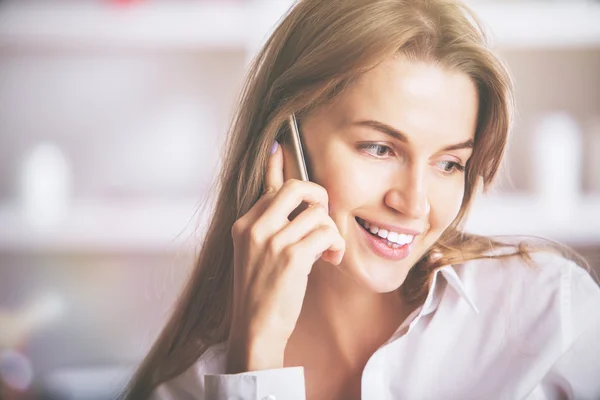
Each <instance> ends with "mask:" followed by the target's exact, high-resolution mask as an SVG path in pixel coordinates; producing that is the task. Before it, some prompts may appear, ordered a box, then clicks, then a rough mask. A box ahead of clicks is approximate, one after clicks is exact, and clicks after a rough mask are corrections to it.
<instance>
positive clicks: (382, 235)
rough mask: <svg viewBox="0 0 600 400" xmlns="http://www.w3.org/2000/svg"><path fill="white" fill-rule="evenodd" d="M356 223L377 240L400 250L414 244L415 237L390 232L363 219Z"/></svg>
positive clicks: (357, 220) (358, 219) (357, 219)
mask: <svg viewBox="0 0 600 400" xmlns="http://www.w3.org/2000/svg"><path fill="white" fill-rule="evenodd" d="M355 220H356V222H357V223H358V224H359V225H360V227H361V228H362V229H364V230H365V231H366V232H367V233H369V234H370V235H371V236H374V237H375V238H377V239H379V240H381V241H382V242H383V243H385V244H386V245H387V246H389V247H391V248H394V249H398V248H400V247H403V246H407V245H409V244H411V243H412V241H413V240H414V238H415V237H414V236H413V235H406V234H401V233H397V232H388V231H387V230H385V229H381V228H379V227H377V226H375V225H373V224H371V223H369V222H368V221H365V220H363V219H361V218H358V217H356V218H355Z"/></svg>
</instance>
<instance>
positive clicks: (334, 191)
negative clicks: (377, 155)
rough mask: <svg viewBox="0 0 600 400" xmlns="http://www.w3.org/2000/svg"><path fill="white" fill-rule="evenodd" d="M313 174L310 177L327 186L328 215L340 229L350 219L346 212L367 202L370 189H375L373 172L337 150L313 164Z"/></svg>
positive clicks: (371, 190) (372, 190) (342, 229)
mask: <svg viewBox="0 0 600 400" xmlns="http://www.w3.org/2000/svg"><path fill="white" fill-rule="evenodd" d="M313 175H314V176H313V180H314V181H315V182H316V183H318V184H319V185H321V186H323V187H324V188H325V189H326V190H327V194H328V195H329V207H330V215H331V218H332V219H333V220H334V221H335V223H336V224H337V226H338V228H339V229H340V231H342V232H345V231H346V229H347V226H346V225H347V223H348V222H349V221H351V219H350V218H348V213H350V212H351V211H352V210H354V209H356V208H359V207H360V206H361V204H365V202H368V201H369V193H377V190H374V188H373V184H374V180H373V177H372V174H370V173H369V171H368V170H366V169H365V168H359V163H356V162H351V160H350V157H347V156H343V155H342V154H340V153H339V152H338V153H337V155H336V156H335V157H327V158H325V159H322V161H321V162H320V163H319V165H318V166H317V165H315V166H314V174H313Z"/></svg>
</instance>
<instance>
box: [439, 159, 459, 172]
mask: <svg viewBox="0 0 600 400" xmlns="http://www.w3.org/2000/svg"><path fill="white" fill-rule="evenodd" d="M438 165H441V166H442V172H444V173H445V174H448V175H451V174H453V173H456V172H463V171H464V170H465V167H464V165H461V164H459V163H457V162H455V161H447V160H446V161H440V162H439V163H438Z"/></svg>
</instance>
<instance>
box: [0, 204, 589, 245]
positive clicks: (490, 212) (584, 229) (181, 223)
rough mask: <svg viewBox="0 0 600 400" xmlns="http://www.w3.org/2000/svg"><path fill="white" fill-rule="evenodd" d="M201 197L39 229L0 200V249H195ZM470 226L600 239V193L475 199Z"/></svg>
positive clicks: (78, 209) (72, 218)
mask: <svg viewBox="0 0 600 400" xmlns="http://www.w3.org/2000/svg"><path fill="white" fill-rule="evenodd" d="M197 208H198V207H197V202H196V201H194V200H187V201H178V202H167V203H165V202H162V203H161V202H145V203H139V202H133V201H132V202H130V203H125V202H120V203H118V204H117V203H115V204H107V203H104V202H103V203H85V204H78V205H76V206H75V207H73V208H72V211H71V213H70V215H69V217H68V218H67V219H66V220H65V221H64V222H63V223H62V224H60V225H59V226H56V227H54V228H52V229H46V230H39V229H35V228H34V227H32V226H31V225H30V224H28V223H27V220H26V218H25V217H24V216H23V215H22V213H21V212H20V211H19V209H18V208H17V207H15V206H11V205H7V204H5V205H2V206H0V226H1V227H2V229H1V230H0V252H15V251H16V252H21V253H23V252H66V253H73V252H75V253H80V252H84V253H85V252H96V253H103V252H108V253H110V252H120V251H124V252H136V251H139V252H149V253H165V252H189V251H195V250H196V248H197V246H198V244H199V242H200V238H201V236H202V232H203V231H204V229H205V226H204V225H203V224H205V223H206V221H207V220H208V219H207V218H206V214H205V216H204V217H202V216H200V215H198V214H195V212H196V210H197ZM466 229H467V231H469V232H473V233H479V234H483V235H502V234H509V235H536V236H542V237H546V238H549V239H555V240H559V241H562V242H569V243H578V244H598V243H600V196H597V197H588V198H584V199H583V200H582V201H581V204H580V205H579V206H578V207H577V208H576V212H575V215H574V217H573V219H569V220H568V221H566V222H560V221H559V222H557V221H553V218H552V216H551V215H548V214H547V212H545V211H544V207H543V206H541V203H540V202H539V201H538V200H536V199H535V198H533V197H527V196H500V197H498V196H496V197H490V198H482V199H479V200H478V201H476V203H475V204H474V208H473V209H472V212H471V214H470V217H469V220H468V223H467V226H466Z"/></svg>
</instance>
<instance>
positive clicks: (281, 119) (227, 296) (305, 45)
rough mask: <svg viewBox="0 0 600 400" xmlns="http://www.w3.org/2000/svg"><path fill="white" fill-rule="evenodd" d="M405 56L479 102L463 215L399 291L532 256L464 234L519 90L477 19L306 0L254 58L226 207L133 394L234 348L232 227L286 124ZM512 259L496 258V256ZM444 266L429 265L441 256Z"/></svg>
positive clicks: (222, 180) (358, 2)
mask: <svg viewBox="0 0 600 400" xmlns="http://www.w3.org/2000/svg"><path fill="white" fill-rule="evenodd" d="M397 55H402V56H403V57H408V58H409V59H414V60H420V61H427V62H433V63H436V64H438V65H440V66H442V67H444V68H448V69H452V70H457V71H460V72H463V73H465V74H466V75H467V76H469V77H470V78H471V80H472V82H473V83H474V84H475V86H476V88H477V91H478V96H479V115H478V121H477V126H476V132H475V145H474V150H473V155H472V157H471V159H470V160H469V162H468V164H467V167H466V173H465V194H464V200H463V204H462V206H461V209H460V212H459V214H458V216H457V218H456V219H455V220H454V222H453V223H452V224H451V225H450V227H449V228H448V229H447V230H446V231H445V232H444V233H443V235H442V236H441V237H440V238H439V240H438V241H437V242H436V243H435V244H434V245H433V246H432V247H431V248H430V249H429V250H428V251H427V253H426V254H424V255H423V257H422V258H421V259H420V261H419V262H417V263H416V264H415V265H414V266H413V268H412V269H411V271H410V272H409V275H408V277H407V279H406V282H405V283H404V284H403V285H402V287H401V288H400V290H399V292H400V294H401V295H403V296H404V297H405V298H406V299H407V301H410V302H415V301H420V300H422V299H423V298H424V296H425V295H426V294H427V289H428V285H429V281H430V277H431V276H432V273H433V271H434V270H435V269H436V268H439V267H440V266H442V265H447V264H454V263H460V262H465V261H467V260H472V259H477V258H482V257H507V256H510V255H521V256H523V257H525V258H527V256H528V253H529V251H531V249H528V248H527V247H526V246H525V244H524V243H523V242H521V243H517V244H514V243H513V244H507V243H502V242H500V241H499V240H493V239H491V238H486V237H482V236H476V235H471V234H466V233H464V232H463V231H462V230H461V226H462V223H463V221H464V217H465V215H466V214H467V211H468V209H469V206H470V204H471V202H472V199H473V195H474V194H475V193H476V191H477V189H478V187H479V186H480V185H482V187H483V189H487V188H488V187H489V185H490V183H491V182H492V181H493V179H494V176H495V175H496V173H497V171H498V168H499V165H500V162H501V160H502V158H503V154H504V151H505V148H506V144H507V138H508V133H509V132H510V130H511V124H512V119H513V110H514V101H513V85H512V81H511V78H510V75H509V73H508V70H507V68H506V66H505V65H504V64H503V62H502V61H501V60H499V59H498V58H497V57H496V56H495V55H494V53H493V52H492V51H491V50H490V49H489V46H488V44H487V38H486V35H485V32H484V30H483V29H482V25H481V24H480V22H479V21H478V18H477V17H476V16H475V15H474V14H473V13H472V12H471V11H470V10H469V9H468V7H466V6H465V5H463V4H462V3H460V2H459V1H454V0H301V1H299V2H298V3H297V4H295V5H294V6H293V7H292V8H291V9H290V11H289V12H288V13H287V14H286V16H285V17H284V18H283V20H282V21H281V23H280V24H279V25H278V26H277V28H276V29H275V31H274V33H273V34H272V35H271V36H270V38H269V39H268V40H267V42H266V44H265V45H264V47H263V48H262V50H261V51H260V52H259V54H258V55H257V56H256V58H255V59H254V60H253V62H252V64H251V66H250V70H249V73H248V76H247V78H246V81H245V83H244V85H243V87H242V91H241V95H240V100H239V105H238V108H237V113H236V114H235V116H234V118H233V122H232V125H231V129H230V131H229V135H228V141H227V145H226V148H225V149H226V150H225V154H224V158H223V160H224V161H223V167H222V170H221V173H220V176H219V186H218V197H217V199H216V202H215V208H214V213H213V215H212V219H211V221H210V223H209V225H208V230H207V234H206V236H205V238H204V241H203V243H202V247H201V251H200V253H199V255H198V258H197V261H196V264H195V268H194V270H193V272H192V274H191V276H190V279H189V281H188V282H187V284H186V286H185V288H184V290H183V292H182V294H181V296H180V298H179V300H178V302H177V304H176V306H175V309H174V311H173V313H172V315H171V317H170V319H169V321H168V323H167V324H166V326H165V327H164V329H163V330H162V332H161V334H160V335H159V337H158V339H157V340H156V342H155V343H154V345H153V346H152V348H151V350H150V352H149V353H148V355H147V356H146V358H145V359H144V361H143V362H142V364H141V365H140V367H139V369H138V370H137V372H136V374H135V375H134V377H133V379H132V381H131V382H130V384H129V386H128V388H127V390H126V392H125V394H124V396H125V398H127V399H136V400H137V399H143V398H147V397H148V396H149V395H150V393H151V392H152V390H153V389H154V388H155V387H156V386H157V385H158V384H160V383H162V382H164V381H167V380H169V379H172V378H174V377H175V376H177V375H179V374H181V373H182V372H184V371H185V370H186V369H187V368H189V367H190V366H191V365H192V364H193V363H194V362H195V361H196V360H197V359H198V358H199V357H200V356H201V355H202V354H203V353H204V352H205V351H206V350H207V349H208V348H209V347H210V346H212V345H214V344H217V343H220V342H223V341H225V340H226V339H227V337H228V334H229V329H230V323H231V301H232V287H233V242H232V237H231V227H232V225H233V223H234V222H235V221H236V220H237V219H238V218H239V217H241V216H242V215H244V214H245V213H246V212H247V211H248V210H249V209H250V208H251V207H252V205H253V204H254V203H255V202H256V201H257V199H258V198H259V197H260V195H261V193H262V192H263V184H264V176H265V168H266V165H267V160H268V157H269V148H270V147H271V145H272V143H273V141H274V140H276V139H277V140H279V141H280V142H281V141H283V140H284V138H285V136H286V128H285V127H286V124H285V121H286V118H287V116H288V115H289V114H290V113H292V112H295V113H296V115H297V117H298V120H299V123H300V124H301V123H302V118H303V116H306V114H308V113H309V112H310V111H311V110H313V109H314V108H316V107H318V106H319V105H322V104H324V103H325V102H328V101H331V100H332V99H334V98H335V97H336V96H338V95H340V94H341V93H343V91H344V89H346V88H348V87H349V86H350V85H352V83H353V82H355V81H356V80H357V78H358V77H360V76H361V74H363V73H364V72H366V71H368V70H370V69H371V68H373V67H375V66H376V65H378V64H379V63H380V62H382V61H384V60H386V59H388V58H390V57H394V56H397ZM499 248H502V249H508V250H509V251H508V252H506V251H504V255H497V254H496V255H490V251H493V250H495V249H499ZM434 253H435V254H436V255H437V257H436V258H433V257H431V255H432V254H434Z"/></svg>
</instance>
